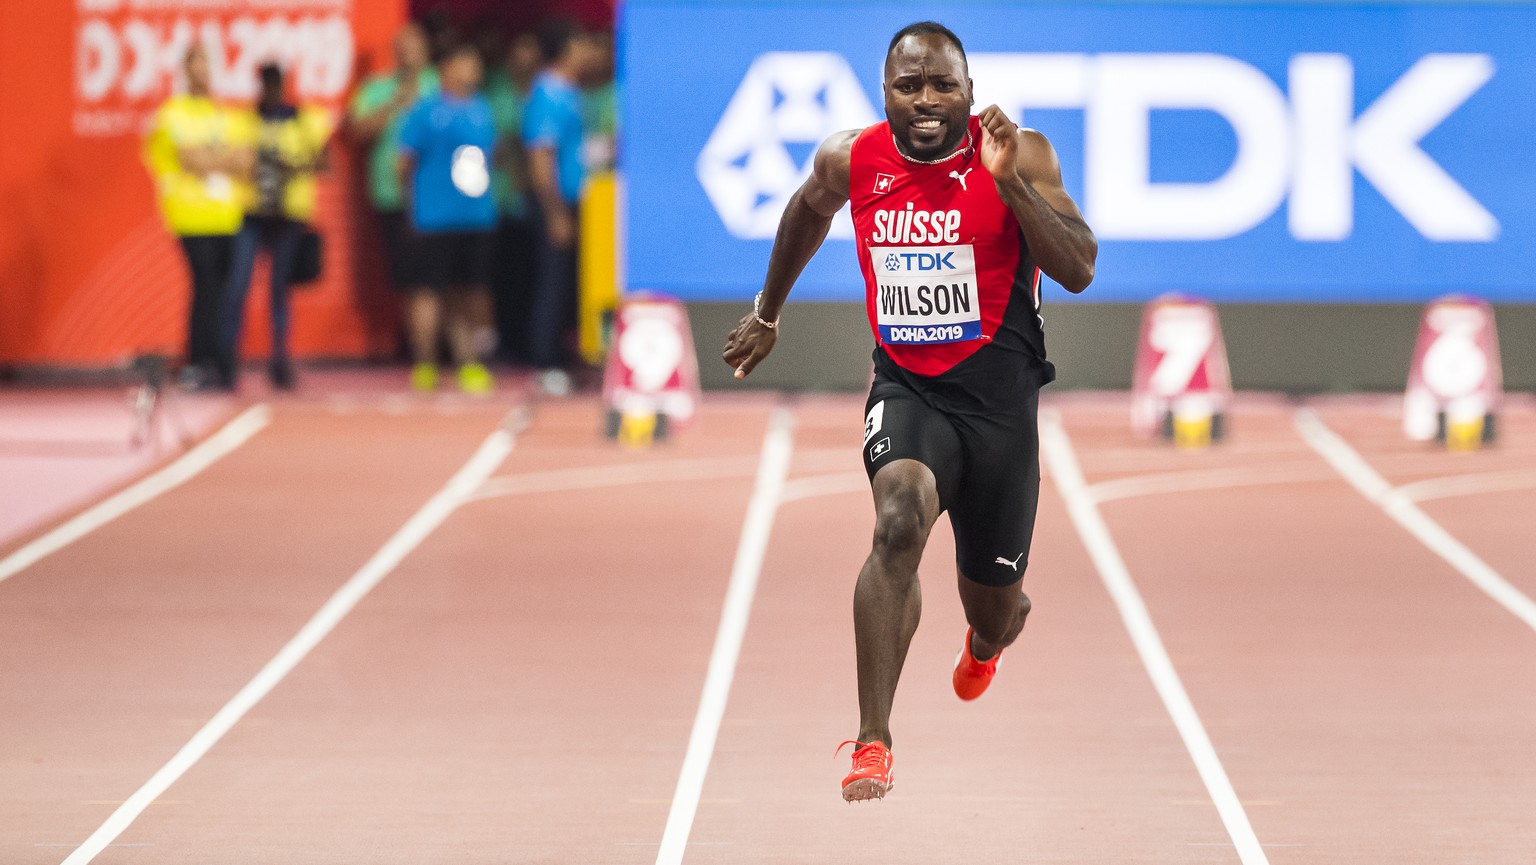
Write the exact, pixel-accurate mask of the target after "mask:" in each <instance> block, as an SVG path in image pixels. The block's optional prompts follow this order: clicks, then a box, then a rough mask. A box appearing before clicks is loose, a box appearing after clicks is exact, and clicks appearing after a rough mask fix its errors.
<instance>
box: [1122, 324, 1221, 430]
mask: <svg viewBox="0 0 1536 865" xmlns="http://www.w3.org/2000/svg"><path fill="white" fill-rule="evenodd" d="M1231 405H1232V376H1231V373H1230V372H1229V371H1228V369H1227V346H1226V342H1225V341H1224V340H1223V339H1222V336H1221V320H1220V319H1219V318H1218V317H1217V315H1216V307H1215V306H1213V305H1212V304H1211V303H1210V302H1208V301H1205V300H1200V299H1199V298H1194V297H1186V296H1183V295H1174V294H1169V295H1163V296H1162V297H1159V298H1157V299H1156V300H1153V301H1152V302H1151V303H1149V304H1147V307H1146V310H1145V311H1144V312H1143V313H1142V318H1141V338H1140V340H1139V342H1138V344H1137V347H1136V370H1135V374H1134V375H1133V376H1132V384H1131V431H1132V432H1133V433H1134V434H1136V435H1137V436H1139V437H1141V438H1153V437H1158V436H1160V437H1161V438H1163V439H1168V440H1172V441H1173V443H1174V444H1175V445H1177V446H1178V447H1181V448H1190V449H1199V448H1204V447H1208V446H1209V445H1210V444H1211V443H1212V442H1218V441H1221V439H1222V438H1223V436H1224V435H1225V434H1226V415H1227V411H1228V409H1229V408H1230V407H1231Z"/></svg>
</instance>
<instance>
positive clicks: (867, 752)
mask: <svg viewBox="0 0 1536 865" xmlns="http://www.w3.org/2000/svg"><path fill="white" fill-rule="evenodd" d="M849 745H855V746H857V747H855V748H854V749H853V768H854V770H855V771H857V770H859V769H869V768H879V769H882V770H883V769H885V768H886V763H887V761H888V760H889V755H890V753H891V752H890V751H889V750H888V749H887V748H886V747H885V746H884V745H882V744H880V743H879V742H869V743H865V742H860V741H859V740H857V739H849V740H847V741H846V742H843V743H842V744H841V745H838V746H837V751H836V752H834V753H833V755H832V756H833V757H836V756H837V755H838V754H841V753H843V749H844V748H846V747H848V746H849Z"/></svg>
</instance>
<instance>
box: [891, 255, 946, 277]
mask: <svg viewBox="0 0 1536 865" xmlns="http://www.w3.org/2000/svg"><path fill="white" fill-rule="evenodd" d="M954 257H955V254H954V253H953V252H945V253H938V252H893V253H890V254H889V255H887V256H886V257H885V269H886V270H887V271H888V272H891V273H895V272H897V271H899V270H903V269H905V270H909V271H910V270H936V271H937V270H954V269H955V263H954V261H953V259H954Z"/></svg>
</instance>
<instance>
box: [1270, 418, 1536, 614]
mask: <svg viewBox="0 0 1536 865" xmlns="http://www.w3.org/2000/svg"><path fill="white" fill-rule="evenodd" d="M1295 421H1296V429H1297V430H1299V431H1300V432H1301V437H1302V438H1303V439H1304V440H1305V441H1306V443H1307V444H1309V445H1311V446H1312V449H1313V450H1315V451H1317V452H1318V453H1319V454H1321V455H1322V457H1323V459H1325V460H1327V461H1328V464H1329V465H1331V466H1333V467H1334V469H1336V470H1337V471H1338V473H1339V474H1340V475H1343V476H1344V479H1345V480H1347V481H1349V483H1350V485H1351V486H1353V487H1354V488H1355V489H1356V490H1359V491H1360V494H1361V495H1363V496H1365V497H1366V498H1367V499H1369V500H1370V501H1371V502H1373V503H1374V504H1375V505H1376V506H1377V507H1380V508H1381V509H1382V510H1383V511H1384V512H1386V514H1387V516H1389V517H1391V518H1392V519H1393V520H1395V521H1396V522H1397V524H1398V525H1400V526H1402V527H1403V528H1405V529H1407V530H1408V533H1409V534H1411V535H1413V536H1414V537H1415V538H1418V540H1419V543H1421V544H1423V545H1424V546H1426V547H1429V548H1430V550H1432V551H1433V552H1434V553H1435V554H1436V555H1438V556H1440V558H1442V559H1444V560H1445V561H1446V562H1447V563H1448V564H1449V565H1450V566H1451V567H1453V568H1455V569H1456V570H1457V571H1459V572H1460V573H1461V575H1462V576H1463V577H1466V578H1467V579H1468V580H1469V581H1470V582H1471V583H1472V585H1474V586H1477V587H1478V588H1479V589H1482V590H1483V592H1484V593H1486V594H1487V595H1488V597H1490V598H1492V599H1493V600H1494V601H1495V602H1497V603H1498V604H1499V605H1500V606H1502V607H1503V608H1504V609H1506V610H1508V611H1510V612H1511V613H1513V614H1514V615H1515V616H1516V617H1517V618H1519V619H1520V620H1521V621H1523V622H1525V623H1526V624H1527V625H1529V626H1530V627H1531V629H1533V630H1536V601H1532V600H1531V599H1530V597H1529V596H1528V595H1526V594H1525V593H1523V592H1521V591H1520V590H1519V589H1517V588H1515V587H1514V585H1512V584H1511V583H1510V582H1509V581H1508V580H1506V579H1504V577H1502V576H1500V575H1499V572H1498V571H1495V570H1494V569H1493V568H1492V567H1490V566H1489V565H1488V563H1487V562H1485V561H1483V560H1482V559H1481V558H1479V557H1478V555H1477V554H1476V553H1474V552H1472V550H1471V549H1469V548H1468V547H1467V545H1466V544H1463V543H1462V542H1461V541H1458V540H1456V538H1455V537H1454V536H1452V535H1451V533H1450V532H1448V531H1446V530H1445V529H1444V528H1442V527H1441V525H1440V524H1439V523H1437V522H1435V521H1434V519H1433V518H1431V517H1430V515H1429V514H1426V513H1424V511H1423V510H1421V509H1420V508H1419V506H1418V505H1417V504H1415V503H1414V502H1413V500H1411V499H1409V498H1408V497H1407V496H1405V495H1403V494H1402V493H1401V492H1400V491H1399V490H1395V489H1393V488H1392V484H1391V483H1389V482H1388V481H1387V479H1386V478H1384V477H1382V476H1381V475H1380V474H1379V473H1377V471H1376V470H1375V469H1373V468H1371V466H1370V464H1369V463H1367V462H1366V461H1365V458H1364V457H1362V456H1360V454H1359V452H1358V451H1356V450H1355V449H1354V448H1353V447H1350V445H1349V443H1348V442H1346V441H1344V439H1343V438H1341V437H1340V436H1339V434H1338V433H1335V432H1334V431H1333V430H1331V429H1329V428H1328V425H1327V424H1325V423H1323V421H1322V418H1319V417H1318V416H1317V413H1316V412H1314V411H1313V410H1311V409H1309V408H1302V409H1297V410H1296V418H1295Z"/></svg>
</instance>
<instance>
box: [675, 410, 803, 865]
mask: <svg viewBox="0 0 1536 865" xmlns="http://www.w3.org/2000/svg"><path fill="white" fill-rule="evenodd" d="M794 428H795V415H794V412H793V411H791V410H790V409H788V408H785V407H783V406H781V407H779V408H777V409H774V412H773V416H772V417H771V418H769V421H768V432H767V433H766V434H765V435H764V437H763V451H762V456H761V457H760V458H759V460H758V464H757V480H756V482H755V483H754V485H753V487H752V498H751V500H750V501H749V502H748V504H747V516H746V520H745V521H744V522H743V523H742V527H741V539H740V540H739V541H738V542H737V545H736V561H735V562H734V563H733V564H732V565H731V582H730V587H729V588H727V589H726V592H725V604H724V606H723V607H722V609H721V611H720V627H719V630H717V631H716V632H715V646H714V649H713V650H711V652H710V655H709V672H708V673H707V674H706V675H705V677H704V693H703V695H702V696H701V697H700V698H699V711H698V714H696V715H695V716H694V719H693V732H692V733H691V734H689V736H688V751H687V753H686V754H685V755H684V756H683V768H682V770H681V771H680V772H678V776H677V789H676V790H675V791H674V792H673V794H672V807H671V809H670V810H669V811H668V812H667V827H666V829H665V831H663V832H662V836H661V850H660V851H659V852H657V854H656V865H679V863H681V862H682V861H683V853H684V851H685V850H686V849H687V847H688V835H689V833H690V832H692V831H693V818H694V815H695V814H697V813H698V810H699V795H700V794H701V793H702V792H703V790H704V776H705V775H707V774H709V762H710V759H711V758H712V757H713V756H714V753H715V738H716V736H718V735H719V733H720V722H721V720H722V719H724V717H725V704H726V700H727V699H728V698H729V697H730V693H731V680H732V679H733V678H734V677H735V675H736V659H737V657H738V656H740V654H741V641H742V639H743V638H744V637H745V636H746V633H747V620H748V618H749V617H750V615H751V613H752V597H753V595H754V594H756V592H757V578H758V575H759V574H761V573H762V570H763V556H764V555H765V554H766V553H767V552H768V537H769V535H770V534H771V533H772V532H773V519H774V515H775V514H776V513H777V511H778V508H779V496H780V494H781V493H782V492H783V489H784V478H785V476H786V475H788V473H789V457H790V454H791V453H792V452H793V451H794Z"/></svg>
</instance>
